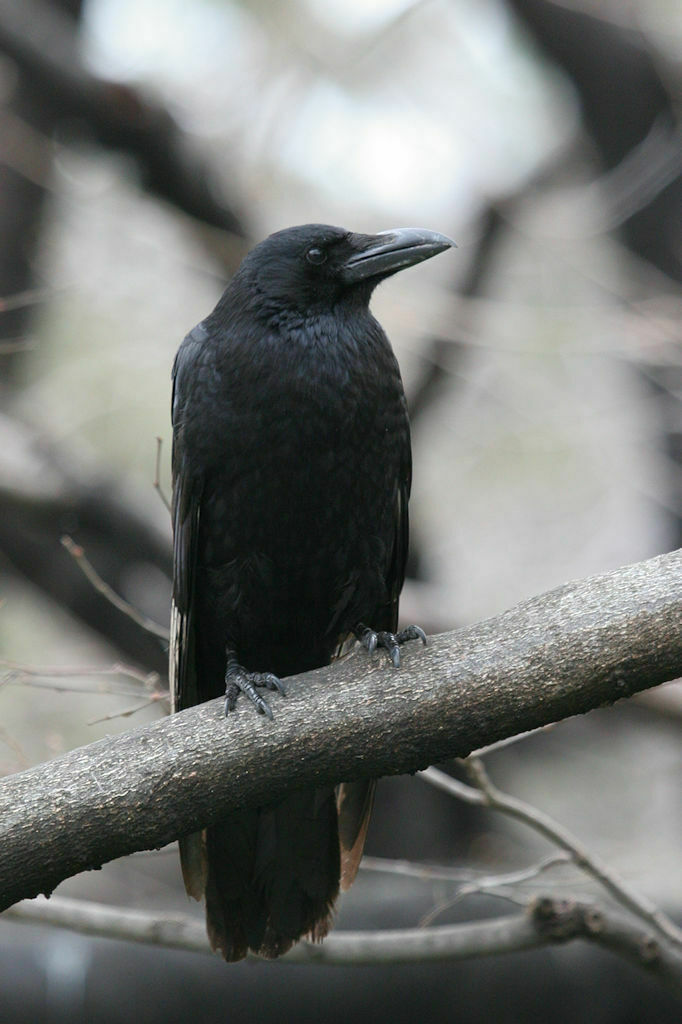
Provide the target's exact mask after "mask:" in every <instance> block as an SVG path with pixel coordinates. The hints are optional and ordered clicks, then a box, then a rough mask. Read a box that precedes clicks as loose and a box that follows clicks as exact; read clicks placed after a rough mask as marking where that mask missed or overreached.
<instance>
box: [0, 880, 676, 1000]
mask: <svg viewBox="0 0 682 1024" xmlns="http://www.w3.org/2000/svg"><path fill="white" fill-rule="evenodd" d="M7 916H8V917H12V918H14V919H15V920H18V921H25V922H29V923H34V924H50V925H53V926H55V927H57V928H69V929H71V930H73V931H77V932H81V933H82V934H85V935H97V936H100V937H105V938H110V939H123V940H125V941H128V942H140V943H143V944H146V945H153V946H165V947H166V948H169V949H185V950H190V951H192V952H197V953H210V952H211V950H210V946H209V944H208V939H207V938H206V929H205V927H204V923H203V921H198V920H196V918H192V917H189V915H187V914H151V913H146V912H144V911H140V910H128V909H121V908H119V907H110V906H105V905H104V904H101V903H90V902H86V901H84V900H73V899H65V898H63V897H58V896H55V897H54V898H53V899H51V900H50V901H49V902H48V901H43V900H39V901H35V902H31V903H22V904H20V905H19V906H17V907H14V908H13V909H12V910H10V911H8V912H7ZM573 939H584V940H586V941H588V942H592V943H595V944H596V945H599V946H602V947H603V948H604V949H609V950H611V951H612V952H613V953H617V954H618V955H619V956H622V957H624V958H625V959H627V960H629V961H630V962H631V963H632V964H634V965H636V966H637V967H640V968H643V969H645V970H647V971H648V972H649V973H650V974H651V975H652V976H653V977H655V978H656V979H657V980H658V981H660V982H662V983H663V984H665V985H666V986H667V987H668V988H669V989H671V990H672V991H673V992H676V993H680V992H682V954H680V951H679V950H678V949H676V948H675V947H674V946H673V945H672V944H669V943H667V942H666V941H665V940H660V939H654V938H653V937H652V936H651V934H650V933H648V932H647V931H646V930H643V929H642V927H641V925H640V923H639V922H635V923H633V922H632V921H630V920H629V919H627V918H626V917H624V916H623V915H621V914H618V913H617V912H614V911H613V910H612V909H610V908H606V907H603V906H601V905H599V904H592V903H579V902H575V901H572V900H556V899H553V898H551V897H542V898H541V899H538V900H535V901H533V902H532V903H531V904H530V906H529V907H528V908H527V910H525V911H524V912H522V913H520V914H510V915H507V916H506V917H498V918H492V919H489V920H485V921H472V922H469V923H467V924H455V925H441V926H439V927H435V928H398V929H393V930H390V931H388V930H387V931H367V932H350V931H348V932H344V931H336V932H332V934H331V935H329V936H328V937H327V938H326V939H325V941H324V943H322V944H321V945H317V944H314V943H311V942H299V943H298V944H297V945H296V946H294V948H293V949H292V950H290V951H289V953H287V954H286V956H284V957H282V960H283V961H284V962H286V963H294V964H301V963H319V964H327V965H332V966H337V967H338V966H342V967H347V966H351V965H354V964H360V965H367V964H399V963H415V962H420V963H425V962H433V961H438V960H467V959H472V958H473V957H481V956H496V955H499V954H501V953H514V952H523V951H524V950H529V949H536V948H538V947H539V946H546V945H548V944H556V943H564V942H570V941H572V940H573Z"/></svg>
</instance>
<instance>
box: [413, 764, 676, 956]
mask: <svg viewBox="0 0 682 1024" xmlns="http://www.w3.org/2000/svg"><path fill="white" fill-rule="evenodd" d="M463 763H464V764H465V765H466V767H467V768H468V770H469V773H470V775H471V777H472V780H473V781H474V782H475V784H476V786H477V787H478V788H477V789H474V788H473V787H472V786H467V785H465V783H463V782H458V780H457V779H452V778H450V776H449V775H446V774H445V772H441V771H439V770H438V769H437V768H427V769H426V770H425V771H423V772H419V773H418V774H419V776H420V777H421V778H423V779H425V781H427V782H429V783H431V785H434V786H436V787H437V788H439V789H444V790H445V791H446V792H449V793H451V794H452V795H453V796H456V797H458V799H460V800H464V801H465V802H466V803H469V804H475V805H477V806H479V807H490V808H491V809H493V810H496V811H501V812H502V813H504V814H508V815H509V816H510V817H512V818H516V819H517V821H523V822H524V823H525V824H526V825H529V826H530V827H531V828H532V829H534V830H535V831H536V832H539V833H540V834H541V835H543V836H544V837H545V838H546V839H548V840H549V841H550V842H552V843H555V844H556V845H557V846H560V847H561V848H562V849H563V850H566V851H567V852H568V853H570V854H571V857H572V858H573V861H574V862H575V864H576V865H577V866H578V867H579V868H581V870H583V871H585V872H586V874H589V875H591V876H592V878H594V879H595V880H596V881H597V882H599V883H600V885H602V886H604V888H605V889H606V890H607V892H609V893H610V894H611V895H612V896H613V897H614V899H616V900H617V901H618V902H619V903H621V904H622V905H623V906H625V907H627V908H628V909H629V910H630V911H631V912H632V913H634V914H636V915H637V916H638V917H640V918H642V919H643V920H645V921H646V922H647V923H648V924H650V925H651V926H652V927H653V928H655V929H656V931H657V932H658V933H659V934H660V935H664V936H665V937H666V938H667V939H669V940H670V941H671V942H674V943H676V944H677V945H678V946H682V931H680V929H679V928H678V927H677V926H676V925H675V924H674V923H673V921H671V920H670V918H669V917H668V916H667V915H666V914H664V913H663V911H662V910H659V908H658V907H657V906H656V905H655V904H654V903H652V902H651V900H649V899H647V897H646V896H643V895H641V894H640V893H637V892H635V891H634V890H633V889H632V888H631V887H630V886H629V885H628V884H627V882H625V881H624V880H623V879H621V878H619V877H618V875H617V874H616V872H615V871H613V870H612V869H611V868H609V867H607V865H606V864H605V863H604V862H603V861H601V860H600V859H599V858H598V857H597V856H595V855H594V854H592V853H590V852H589V851H588V850H587V849H586V848H585V847H584V846H583V845H582V843H581V842H580V841H579V840H578V839H577V838H576V837H575V836H573V835H572V834H571V833H570V832H569V831H568V829H565V828H564V827H563V825H560V824H559V823H558V822H555V821H554V820H553V819H552V818H550V817H549V815H546V814H544V813H543V812H542V811H539V810H537V809H536V808H535V807H531V805H530V804H527V803H525V802H524V801H522V800H517V799H516V798H515V797H512V796H508V795H507V794H506V793H503V792H501V790H499V789H497V787H496V786H494V785H493V784H492V782H491V781H490V779H489V778H488V775H487V772H486V771H485V768H484V767H483V762H482V761H480V760H479V758H476V757H472V758H467V759H465V760H464V761H463Z"/></svg>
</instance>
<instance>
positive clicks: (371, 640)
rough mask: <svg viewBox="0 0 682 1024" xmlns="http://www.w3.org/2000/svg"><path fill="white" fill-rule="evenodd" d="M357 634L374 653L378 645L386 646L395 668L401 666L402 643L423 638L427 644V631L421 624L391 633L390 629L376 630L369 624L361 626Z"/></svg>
mask: <svg viewBox="0 0 682 1024" xmlns="http://www.w3.org/2000/svg"><path fill="white" fill-rule="evenodd" d="M356 636H357V638H358V640H359V641H360V643H361V644H362V646H363V647H364V648H366V650H367V651H368V652H369V653H370V654H373V653H374V651H376V649H377V647H384V648H385V649H386V651H387V652H388V656H389V658H390V659H391V661H392V663H393V667H394V668H400V645H401V644H405V643H407V642H408V641H409V640H421V642H422V643H423V644H424V646H426V633H425V632H424V630H423V629H422V628H421V626H407V627H406V628H405V629H401V630H400V632H399V633H390V632H388V630H384V629H381V630H374V629H370V628H369V627H368V626H359V627H358V629H357V630H356Z"/></svg>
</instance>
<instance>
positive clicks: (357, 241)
mask: <svg viewBox="0 0 682 1024" xmlns="http://www.w3.org/2000/svg"><path fill="white" fill-rule="evenodd" d="M353 243H354V248H355V249H356V251H355V252H354V253H353V254H352V255H351V256H349V258H348V259H347V260H346V262H345V263H344V265H343V267H342V269H341V274H342V276H343V280H344V281H345V283H346V284H355V283H356V282H358V281H366V280H368V279H370V278H384V277H389V275H391V274H395V272H396V271H397V270H402V269H403V268H404V267H411V266H413V264H415V263H421V262H422V261H423V260H429V259H431V257H432V256H437V255H438V253H439V252H443V251H444V250H445V249H450V248H457V246H456V245H455V243H454V242H453V241H452V239H451V238H448V237H447V235H441V234H439V233H438V232H437V231H426V230H425V229H424V228H394V229H393V230H392V231H381V232H380V233H379V234H378V235H355V236H353Z"/></svg>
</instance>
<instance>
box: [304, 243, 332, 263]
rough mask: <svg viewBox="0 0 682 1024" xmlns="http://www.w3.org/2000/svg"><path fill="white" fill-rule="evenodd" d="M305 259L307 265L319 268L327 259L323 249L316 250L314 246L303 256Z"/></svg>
mask: <svg viewBox="0 0 682 1024" xmlns="http://www.w3.org/2000/svg"><path fill="white" fill-rule="evenodd" d="M305 258H306V259H307V261H308V263H314V264H315V265H316V266H319V264H320V263H324V261H325V260H326V258H327V254H326V252H324V250H323V249H318V248H317V246H315V245H314V246H313V248H312V249H308V251H307V253H306V254H305Z"/></svg>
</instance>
